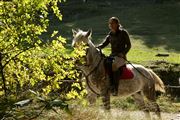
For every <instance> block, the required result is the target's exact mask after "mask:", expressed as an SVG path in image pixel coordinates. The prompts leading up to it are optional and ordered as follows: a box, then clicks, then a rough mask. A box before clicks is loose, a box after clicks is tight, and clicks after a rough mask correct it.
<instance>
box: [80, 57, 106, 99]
mask: <svg viewBox="0 0 180 120" xmlns="http://www.w3.org/2000/svg"><path fill="white" fill-rule="evenodd" d="M102 59H103V57H102V56H101V59H100V60H99V62H98V64H97V65H96V66H95V67H94V68H93V69H92V70H91V71H90V72H89V73H88V74H87V75H86V74H85V72H84V71H83V70H82V72H83V74H84V76H85V78H86V83H87V85H88V87H89V89H90V90H91V91H92V92H93V93H94V94H96V95H97V96H99V95H100V94H99V93H97V92H96V91H95V90H93V88H92V87H91V85H90V84H89V78H88V77H89V76H90V75H91V74H92V73H93V72H94V71H96V69H97V68H98V67H99V65H100V63H101V61H102Z"/></svg>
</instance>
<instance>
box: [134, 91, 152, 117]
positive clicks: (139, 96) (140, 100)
mask: <svg viewBox="0 0 180 120" xmlns="http://www.w3.org/2000/svg"><path fill="white" fill-rule="evenodd" d="M132 97H133V98H134V100H135V102H136V103H137V104H138V107H139V109H141V110H143V111H144V113H145V116H146V118H147V120H151V116H150V112H149V109H148V108H147V107H146V104H145V102H144V98H143V95H142V93H141V92H138V93H135V94H134V95H132Z"/></svg>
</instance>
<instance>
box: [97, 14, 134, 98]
mask: <svg viewBox="0 0 180 120" xmlns="http://www.w3.org/2000/svg"><path fill="white" fill-rule="evenodd" d="M108 24H109V29H110V32H109V33H108V35H107V36H106V38H105V40H104V41H103V42H102V43H101V44H99V45H98V46H97V47H98V48H99V49H102V48H104V47H106V46H107V45H108V44H109V43H110V44H111V54H110V58H113V62H111V65H110V67H111V70H110V75H109V77H110V89H111V90H112V93H113V95H117V91H118V84H119V83H118V80H117V79H118V77H119V75H120V74H122V68H123V66H124V65H125V60H126V54H127V53H128V51H129V50H130V48H131V42H130V39H129V34H128V32H127V31H126V30H125V29H124V28H123V27H122V26H121V24H120V21H119V19H118V18H117V17H111V18H110V19H109V22H108ZM112 71H113V72H112Z"/></svg>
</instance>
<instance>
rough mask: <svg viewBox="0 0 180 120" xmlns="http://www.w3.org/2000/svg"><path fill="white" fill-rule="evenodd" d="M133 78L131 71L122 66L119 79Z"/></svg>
mask: <svg viewBox="0 0 180 120" xmlns="http://www.w3.org/2000/svg"><path fill="white" fill-rule="evenodd" d="M133 77H134V74H133V72H132V69H131V68H129V67H127V66H124V67H123V72H122V74H121V76H120V77H119V78H120V79H132V78H133Z"/></svg>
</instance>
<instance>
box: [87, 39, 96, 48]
mask: <svg viewBox="0 0 180 120" xmlns="http://www.w3.org/2000/svg"><path fill="white" fill-rule="evenodd" d="M88 45H89V47H92V48H95V45H94V44H93V43H92V41H91V40H88ZM95 49H96V48H95Z"/></svg>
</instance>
